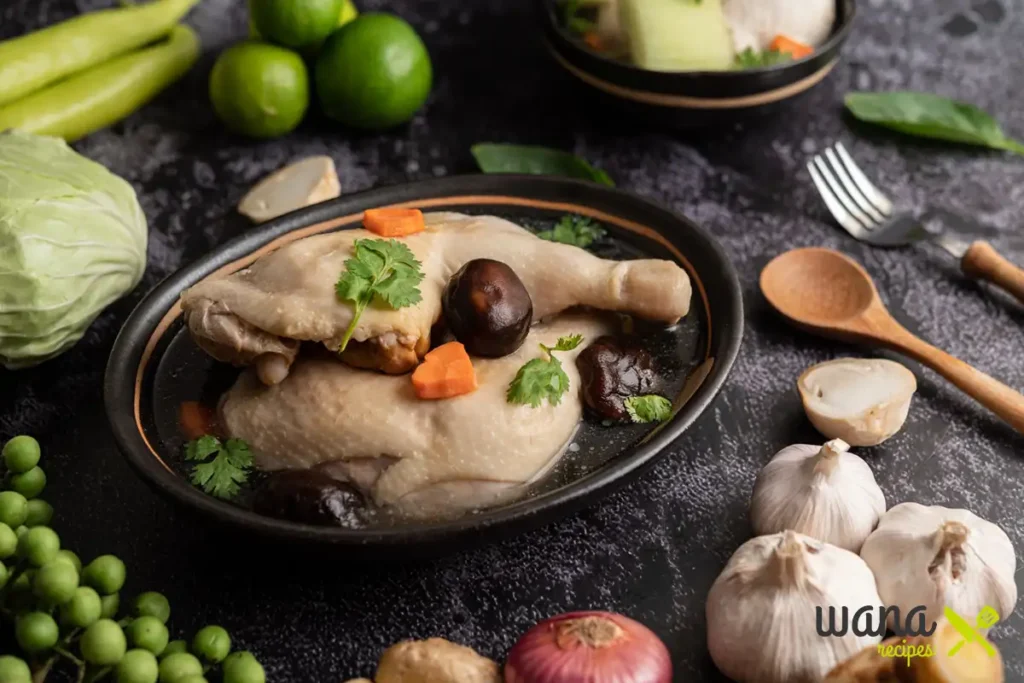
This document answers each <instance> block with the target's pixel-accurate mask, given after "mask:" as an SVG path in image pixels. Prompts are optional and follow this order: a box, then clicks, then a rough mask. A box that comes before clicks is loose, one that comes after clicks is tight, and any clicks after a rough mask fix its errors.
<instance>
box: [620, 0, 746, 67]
mask: <svg viewBox="0 0 1024 683" xmlns="http://www.w3.org/2000/svg"><path fill="white" fill-rule="evenodd" d="M620 1H621V3H622V6H621V12H622V23H623V27H624V29H625V32H626V34H627V35H628V36H629V45H630V51H631V53H632V58H633V62H634V63H635V64H636V65H637V66H639V67H641V68H644V69H651V70H653V71H725V70H728V69H730V68H732V65H733V61H734V59H735V54H734V53H733V47H732V36H731V35H730V34H729V26H728V25H727V24H726V21H725V13H724V12H723V11H722V0H620Z"/></svg>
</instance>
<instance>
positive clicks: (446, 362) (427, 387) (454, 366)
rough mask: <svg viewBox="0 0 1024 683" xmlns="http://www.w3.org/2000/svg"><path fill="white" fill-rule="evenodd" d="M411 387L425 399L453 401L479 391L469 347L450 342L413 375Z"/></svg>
mask: <svg viewBox="0 0 1024 683" xmlns="http://www.w3.org/2000/svg"><path fill="white" fill-rule="evenodd" d="M412 386H413V390H414V391H415V392H416V396H417V397H418V398H422V399H439V398H452V397H454V396H461V395H463V394H469V393H472V392H474V391H476V388H477V384H476V371H475V370H474V369H473V361H472V360H470V358H469V354H468V353H466V347H465V346H463V345H462V344H460V343H459V342H449V343H447V344H444V345H442V346H438V347H437V348H436V349H434V350H433V351H431V352H430V353H428V354H427V355H426V356H425V357H424V358H423V362H422V363H420V364H419V365H418V366H417V367H416V369H415V370H414V371H413V373H412Z"/></svg>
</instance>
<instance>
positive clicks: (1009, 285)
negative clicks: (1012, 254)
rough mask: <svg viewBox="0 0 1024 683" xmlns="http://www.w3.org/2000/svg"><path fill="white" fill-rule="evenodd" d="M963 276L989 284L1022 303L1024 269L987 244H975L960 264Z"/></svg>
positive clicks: (1023, 295)
mask: <svg viewBox="0 0 1024 683" xmlns="http://www.w3.org/2000/svg"><path fill="white" fill-rule="evenodd" d="M960 269H961V270H963V271H964V274H966V275H968V276H969V277H973V278H976V279H978V280H985V281H986V282H991V283H992V284H994V285H996V286H997V287H1001V288H1002V289H1005V290H1006V291H1007V292H1009V293H1010V294H1012V295H1013V296H1015V297H1017V300H1018V301H1020V302H1021V303H1024V268H1020V267H1018V266H1016V265H1014V264H1013V263H1010V261H1008V260H1006V259H1005V258H1003V257H1002V256H1000V255H999V252H998V251H996V250H995V249H994V248H993V247H992V245H991V244H989V243H988V242H975V243H974V244H972V245H971V247H970V249H968V250H967V253H966V254H964V258H963V260H962V261H961V262H960Z"/></svg>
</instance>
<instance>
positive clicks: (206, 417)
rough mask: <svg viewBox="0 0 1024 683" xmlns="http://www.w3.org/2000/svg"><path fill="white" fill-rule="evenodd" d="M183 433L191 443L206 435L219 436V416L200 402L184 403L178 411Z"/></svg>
mask: <svg viewBox="0 0 1024 683" xmlns="http://www.w3.org/2000/svg"><path fill="white" fill-rule="evenodd" d="M178 423H179V424H180V425H181V431H182V432H184V434H185V437H186V438H188V439H189V440H190V441H191V440H193V439H198V438H199V437H201V436H204V435H206V434H212V435H216V434H217V416H216V415H215V414H214V412H213V410H211V409H210V408H208V407H206V406H205V405H203V404H202V403H199V402H198V401H184V402H183V403H182V404H181V406H180V407H179V409H178Z"/></svg>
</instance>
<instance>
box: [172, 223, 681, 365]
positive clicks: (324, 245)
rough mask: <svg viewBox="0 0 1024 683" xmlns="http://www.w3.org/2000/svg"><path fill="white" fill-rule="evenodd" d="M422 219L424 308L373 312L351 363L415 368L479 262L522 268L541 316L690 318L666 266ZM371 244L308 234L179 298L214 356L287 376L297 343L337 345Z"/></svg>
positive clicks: (414, 239)
mask: <svg viewBox="0 0 1024 683" xmlns="http://www.w3.org/2000/svg"><path fill="white" fill-rule="evenodd" d="M425 220H426V224H427V228H426V230H424V231H422V232H420V233H417V234H414V235H410V236H408V237H405V238H403V242H404V243H405V244H407V245H408V247H409V248H410V249H411V250H412V252H413V254H415V256H416V258H417V259H418V260H419V261H420V263H421V264H422V270H423V273H424V279H423V282H422V283H421V284H420V291H421V293H422V295H423V298H422V300H421V301H420V302H419V303H418V304H416V305H414V306H408V307H406V308H402V309H399V310H391V309H388V308H386V307H380V306H371V307H369V308H367V310H366V311H365V312H364V313H363V315H362V317H361V318H360V319H359V322H358V324H357V326H356V329H355V333H354V334H353V336H352V339H353V340H354V341H353V342H352V343H350V344H349V346H348V348H346V350H345V352H344V354H343V355H342V358H343V360H345V361H346V362H348V363H349V364H350V365H354V366H356V367H362V368H371V369H377V370H383V371H384V372H388V373H394V374H398V373H403V372H408V371H410V370H412V369H413V368H414V367H415V366H416V364H417V363H418V362H419V360H420V359H421V358H422V357H423V355H424V354H425V353H426V352H427V350H429V348H430V330H431V327H432V326H433V325H434V323H435V322H437V321H438V319H439V318H440V317H441V293H442V291H443V290H444V287H445V285H446V284H447V282H448V279H449V278H450V277H451V276H452V274H453V273H455V272H456V271H457V270H458V269H459V268H461V267H462V266H463V265H464V264H465V263H467V262H468V261H471V260H474V259H479V258H488V259H493V260H496V261H502V262H504V263H506V264H507V265H509V266H510V267H511V268H512V269H513V270H514V271H515V272H516V274H517V275H518V276H519V278H520V279H521V280H522V281H523V283H524V285H525V286H526V289H527V290H528V291H529V293H530V296H531V297H532V299H533V306H534V319H535V320H539V319H542V318H545V317H547V316H550V315H553V314H556V313H559V312H561V311H564V310H566V309H568V308H570V307H573V306H577V305H583V306H589V307H592V308H598V309H604V310H610V311H620V312H624V313H632V314H635V315H638V316H640V317H643V318H649V319H652V320H658V321H663V322H665V323H670V324H671V323H675V322H676V321H678V320H679V319H680V318H681V317H683V316H684V315H686V313H687V312H688V311H689V307H690V298H691V286H690V279H689V277H688V276H687V274H686V271H684V270H683V269H682V268H681V267H679V266H678V265H677V264H675V263H673V262H671V261H664V260H653V259H652V260H638V261H621V262H620V261H608V260H604V259H600V258H598V257H596V256H594V255H593V254H590V253H588V252H586V251H584V250H583V249H579V248H577V247H574V246H569V245H565V244H558V243H554V242H549V241H545V240H542V239H540V238H538V237H536V236H535V235H534V234H533V233H531V232H530V231H528V230H526V229H524V228H521V227H519V226H517V225H515V224H514V223H510V222H509V221H506V220H503V219H501V218H496V217H493V216H466V215H462V214H455V213H428V214H426V215H425ZM375 237H376V236H375V235H373V234H372V233H370V232H368V231H366V230H362V229H360V230H345V231H342V232H334V233H328V234H324V235H316V236H313V237H308V238H306V239H302V240H298V241H296V242H293V243H291V244H289V245H287V246H284V247H282V248H281V249H278V250H277V251H274V252H272V253H270V254H268V255H266V256H264V257H262V258H261V259H259V260H258V261H256V263H254V264H253V265H251V266H250V267H248V268H246V269H244V270H241V271H239V272H236V273H233V274H230V275H227V276H223V277H215V278H210V279H207V280H204V281H202V282H200V283H198V284H196V285H195V286H194V287H192V288H191V289H189V290H187V291H186V292H184V294H182V301H181V304H182V309H183V310H184V313H185V319H186V322H187V324H188V327H189V330H190V331H191V333H192V335H193V337H194V338H195V339H196V341H197V343H198V344H199V345H200V346H201V347H202V348H204V349H205V350H206V351H207V352H208V353H210V354H211V355H213V356H214V357H216V358H217V359H219V360H222V361H225V362H231V363H235V364H236V365H248V364H252V363H255V364H256V366H257V376H258V377H259V378H260V379H261V380H262V381H263V382H264V383H265V384H275V383H276V382H279V381H281V380H282V379H284V377H286V376H287V374H288V372H289V368H290V367H291V364H292V363H293V362H294V360H295V356H296V352H297V349H298V343H299V342H300V341H312V342H320V343H322V344H323V345H324V346H326V347H327V348H328V349H331V350H337V349H338V348H339V346H340V343H341V340H342V338H343V336H344V333H345V330H346V328H347V327H348V325H349V323H350V322H351V320H352V314H353V307H352V305H351V304H349V303H346V302H341V301H339V300H338V298H337V296H336V294H335V283H336V282H337V281H338V278H339V276H340V275H341V273H342V272H343V271H344V270H345V265H344V264H345V261H346V260H347V259H349V258H350V257H351V256H352V253H353V243H354V242H355V241H356V240H359V239H373V238H375Z"/></svg>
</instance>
